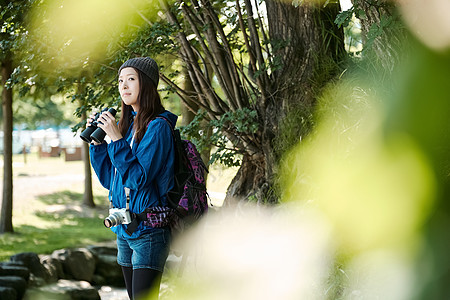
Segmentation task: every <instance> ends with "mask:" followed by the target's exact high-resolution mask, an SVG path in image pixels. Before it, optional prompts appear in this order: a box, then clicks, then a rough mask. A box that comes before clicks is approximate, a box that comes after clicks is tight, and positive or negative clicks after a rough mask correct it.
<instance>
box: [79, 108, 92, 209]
mask: <svg viewBox="0 0 450 300" xmlns="http://www.w3.org/2000/svg"><path fill="white" fill-rule="evenodd" d="M82 118H83V120H86V113H83V115H82ZM81 153H82V157H83V164H84V194H83V204H84V205H86V206H88V207H95V202H94V195H93V193H92V171H91V160H90V157H89V145H88V144H87V143H83V145H82V146H81Z"/></svg>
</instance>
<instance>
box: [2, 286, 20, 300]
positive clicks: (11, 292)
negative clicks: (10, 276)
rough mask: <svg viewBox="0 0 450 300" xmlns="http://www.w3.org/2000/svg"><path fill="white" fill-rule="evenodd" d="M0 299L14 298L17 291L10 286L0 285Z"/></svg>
mask: <svg viewBox="0 0 450 300" xmlns="http://www.w3.org/2000/svg"><path fill="white" fill-rule="evenodd" d="M0 299H2V300H16V299H17V292H16V290H15V289H13V288H10V287H4V286H0Z"/></svg>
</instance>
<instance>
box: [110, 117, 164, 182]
mask: <svg viewBox="0 0 450 300" xmlns="http://www.w3.org/2000/svg"><path fill="white" fill-rule="evenodd" d="M172 147H173V138H172V132H171V129H170V127H169V124H167V122H166V121H164V120H161V119H155V120H153V121H152V122H150V124H149V126H148V127H147V131H146V133H145V134H144V137H143V138H142V140H141V141H140V143H139V144H134V145H133V149H132V148H131V147H130V145H129V144H128V142H127V141H126V140H125V139H124V138H123V139H120V140H117V141H115V142H111V143H110V144H109V145H108V153H109V157H110V158H111V162H112V164H113V165H114V167H116V169H117V172H118V173H120V175H121V177H122V183H123V185H124V186H126V187H128V188H130V189H132V190H137V189H139V188H142V187H143V186H146V185H149V184H151V183H152V182H153V180H154V179H155V177H156V176H157V175H158V173H159V172H160V170H161V169H162V168H163V166H164V164H165V163H166V160H167V157H168V154H169V153H170V149H171V148H172Z"/></svg>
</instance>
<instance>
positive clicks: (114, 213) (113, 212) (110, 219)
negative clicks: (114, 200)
mask: <svg viewBox="0 0 450 300" xmlns="http://www.w3.org/2000/svg"><path fill="white" fill-rule="evenodd" d="M129 223H131V215H130V211H129V210H127V209H126V208H110V209H109V216H107V217H106V218H105V220H103V224H104V225H105V227H107V228H111V227H113V226H117V225H120V224H129Z"/></svg>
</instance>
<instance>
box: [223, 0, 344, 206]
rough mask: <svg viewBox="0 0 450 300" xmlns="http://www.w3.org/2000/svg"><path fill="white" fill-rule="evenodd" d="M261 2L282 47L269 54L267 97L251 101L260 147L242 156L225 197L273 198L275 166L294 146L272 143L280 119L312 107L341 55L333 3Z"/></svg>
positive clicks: (279, 128) (297, 133) (273, 36)
mask: <svg viewBox="0 0 450 300" xmlns="http://www.w3.org/2000/svg"><path fill="white" fill-rule="evenodd" d="M266 6H267V16H268V25H269V36H270V40H271V41H272V43H283V44H284V45H285V46H284V47H281V48H280V49H279V50H278V51H276V52H275V53H274V55H275V56H274V61H275V62H279V65H277V66H275V67H274V69H275V71H274V72H272V74H271V85H270V86H267V85H266V86H265V88H266V89H267V90H266V94H270V95H272V96H271V97H268V98H267V99H266V101H260V102H259V105H257V106H256V107H257V110H258V113H259V115H260V122H261V127H262V129H261V132H260V138H259V149H260V152H258V153H256V154H253V155H244V158H243V160H242V165H241V167H240V169H239V171H238V173H237V175H236V177H235V178H234V179H233V181H232V183H231V184H230V186H229V188H228V191H227V197H226V200H225V202H228V201H229V200H232V199H245V198H249V197H251V196H253V197H255V200H256V201H257V202H263V203H273V202H276V201H277V200H278V193H277V192H276V187H275V181H276V175H277V172H278V170H277V166H278V163H279V160H280V158H281V156H282V155H283V154H284V152H285V151H286V150H287V149H289V148H290V147H292V146H294V143H292V144H286V142H285V145H284V146H283V150H281V151H280V150H277V149H276V147H275V143H276V142H277V138H278V137H279V136H280V135H281V134H282V133H283V130H284V129H283V122H284V121H285V120H286V119H287V118H288V116H289V118H290V117H292V115H290V113H291V111H293V112H297V111H300V113H299V114H309V113H310V112H311V111H312V110H313V107H314V105H315V103H316V98H317V97H318V95H319V94H320V91H321V90H322V88H323V87H324V86H325V85H326V84H327V83H328V82H329V81H330V80H331V79H332V78H334V77H335V76H336V75H337V74H338V71H339V70H340V68H339V63H340V62H341V61H342V59H343V58H344V56H345V49H344V45H343V32H342V31H341V30H339V29H338V28H337V26H335V25H334V23H333V21H334V20H335V18H336V15H337V14H338V12H339V6H338V5H333V4H328V5H327V6H326V7H320V6H315V5H302V6H299V7H297V8H296V7H294V6H293V5H292V4H291V3H288V2H284V1H274V0H267V1H266ZM291 130H292V128H291ZM309 130H310V128H302V124H300V122H299V124H298V125H297V126H296V128H295V130H294V132H291V133H289V134H290V135H294V136H297V137H298V138H296V139H292V140H293V141H294V142H295V143H296V142H298V141H299V140H300V139H301V136H302V135H304V134H306V133H307V132H309Z"/></svg>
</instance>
